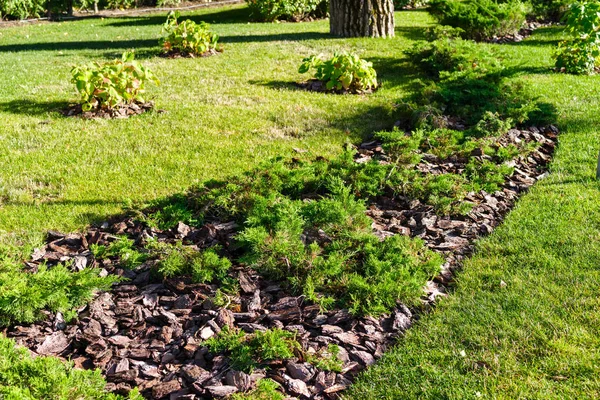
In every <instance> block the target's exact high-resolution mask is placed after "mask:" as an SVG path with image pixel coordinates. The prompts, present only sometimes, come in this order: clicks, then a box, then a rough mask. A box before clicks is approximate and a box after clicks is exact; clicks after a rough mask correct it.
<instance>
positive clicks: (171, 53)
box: [160, 48, 223, 58]
mask: <svg viewBox="0 0 600 400" xmlns="http://www.w3.org/2000/svg"><path fill="white" fill-rule="evenodd" d="M222 52H223V48H218V49H210V50H208V51H205V52H204V53H202V54H194V53H188V52H185V51H178V50H171V51H168V52H165V53H161V55H160V56H161V57H164V58H198V57H210V56H216V55H217V54H221V53H222Z"/></svg>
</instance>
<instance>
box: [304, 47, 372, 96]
mask: <svg viewBox="0 0 600 400" xmlns="http://www.w3.org/2000/svg"><path fill="white" fill-rule="evenodd" d="M311 70H314V74H313V77H314V79H316V80H317V81H320V82H322V83H323V84H324V85H325V90H327V91H334V90H336V91H346V92H352V93H361V92H365V91H368V90H373V89H376V88H377V72H376V71H375V69H374V68H373V63H371V62H369V61H366V60H363V59H361V58H360V57H359V56H358V55H356V54H347V53H335V54H334V55H333V57H332V58H330V59H328V60H323V59H322V58H321V57H320V56H311V57H307V58H305V59H304V60H302V64H301V65H300V68H299V69H298V72H300V73H301V74H305V73H307V72H309V71H311Z"/></svg>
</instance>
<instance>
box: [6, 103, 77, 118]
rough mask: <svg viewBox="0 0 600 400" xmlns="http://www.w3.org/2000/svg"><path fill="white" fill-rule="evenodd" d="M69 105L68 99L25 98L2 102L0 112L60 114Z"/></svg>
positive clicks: (33, 114) (35, 114)
mask: <svg viewBox="0 0 600 400" xmlns="http://www.w3.org/2000/svg"><path fill="white" fill-rule="evenodd" d="M68 106H69V103H68V102H66V101H35V100H26V99H23V100H12V101H8V102H5V103H0V112H5V113H10V114H20V115H28V116H39V115H45V114H48V113H52V112H56V113H59V114H60V112H61V111H62V110H64V109H65V108H67V107H68ZM61 116H62V114H61Z"/></svg>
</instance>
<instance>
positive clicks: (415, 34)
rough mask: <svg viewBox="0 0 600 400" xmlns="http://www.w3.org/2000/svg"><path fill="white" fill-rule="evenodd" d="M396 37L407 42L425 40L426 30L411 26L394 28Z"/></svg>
mask: <svg viewBox="0 0 600 400" xmlns="http://www.w3.org/2000/svg"><path fill="white" fill-rule="evenodd" d="M395 31H396V36H400V37H403V38H405V39H409V40H414V41H418V40H425V31H426V29H424V28H420V27H412V26H396V28H395Z"/></svg>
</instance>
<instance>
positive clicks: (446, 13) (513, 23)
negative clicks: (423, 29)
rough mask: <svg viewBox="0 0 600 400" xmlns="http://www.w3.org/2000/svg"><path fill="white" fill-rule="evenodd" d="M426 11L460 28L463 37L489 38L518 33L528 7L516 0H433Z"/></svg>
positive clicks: (446, 23) (447, 23)
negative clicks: (502, 0)
mask: <svg viewBox="0 0 600 400" xmlns="http://www.w3.org/2000/svg"><path fill="white" fill-rule="evenodd" d="M429 10H430V12H431V14H433V16H434V17H436V18H437V20H438V21H439V22H440V23H441V24H442V25H450V26H453V27H455V28H461V29H462V30H463V37H465V38H468V39H474V40H485V39H490V38H492V37H494V36H504V35H510V34H514V33H517V31H518V30H519V29H520V28H521V26H522V25H523V23H524V22H525V15H526V12H527V9H526V8H525V6H524V5H523V3H521V2H520V1H518V0H509V1H507V2H497V1H495V0H464V1H460V0H433V1H432V2H431V3H430V6H429Z"/></svg>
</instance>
